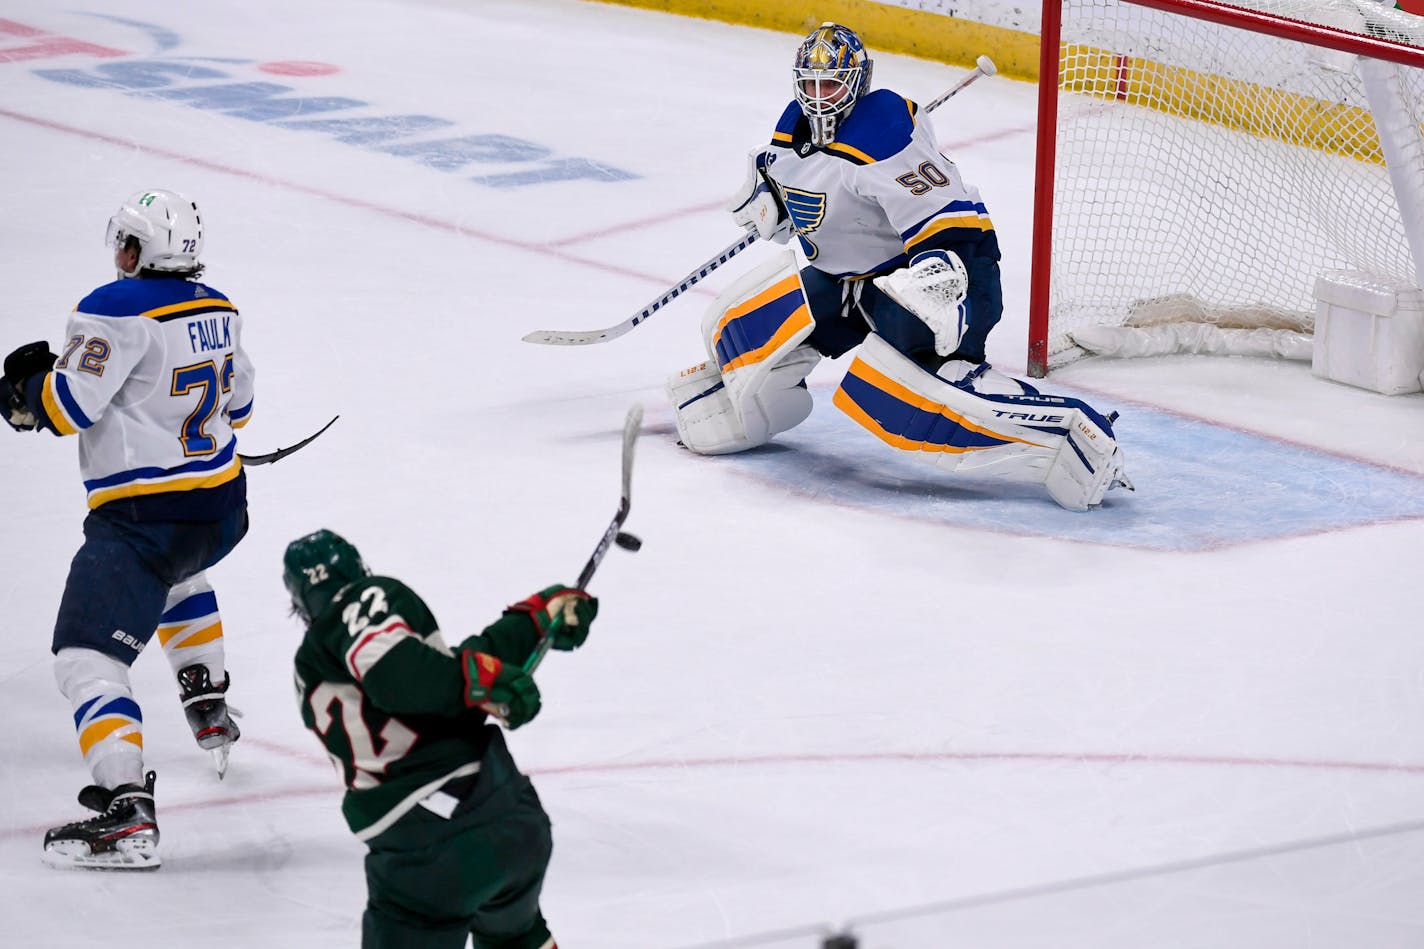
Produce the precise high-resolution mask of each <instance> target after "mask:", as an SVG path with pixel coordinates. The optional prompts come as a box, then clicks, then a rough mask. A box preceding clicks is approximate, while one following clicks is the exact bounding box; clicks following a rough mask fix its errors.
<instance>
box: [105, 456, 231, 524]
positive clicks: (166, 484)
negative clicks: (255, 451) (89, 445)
mask: <svg viewBox="0 0 1424 949" xmlns="http://www.w3.org/2000/svg"><path fill="white" fill-rule="evenodd" d="M241 473H242V460H241V459H240V458H238V457H237V439H235V438H234V439H231V440H230V441H228V443H227V447H226V448H224V449H223V450H222V451H220V452H218V453H217V454H216V455H214V456H213V457H211V458H203V459H199V460H197V461H190V462H188V463H187V464H182V465H179V466H178V467H176V468H134V469H131V470H129V471H120V472H117V473H116V474H112V475H108V476H107V477H104V478H98V479H95V480H92V481H85V482H84V488H85V490H86V491H88V492H89V508H90V509H91V510H93V509H94V508H97V507H101V506H103V505H105V504H108V503H109V502H110V501H118V500H121V499H123V498H137V497H143V496H145V495H150V494H163V493H166V492H173V491H196V490H199V489H202V488H216V487H219V486H220V485H224V484H227V483H228V482H229V481H231V480H233V479H234V478H236V477H237V476H238V475H240V474H241Z"/></svg>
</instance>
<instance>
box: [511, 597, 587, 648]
mask: <svg viewBox="0 0 1424 949" xmlns="http://www.w3.org/2000/svg"><path fill="white" fill-rule="evenodd" d="M505 612H506V613H528V614H529V618H530V619H531V620H533V622H534V627H535V629H537V630H538V631H539V638H540V639H543V638H544V637H545V636H549V635H552V636H553V637H554V641H553V643H552V645H553V647H554V648H555V649H562V650H565V651H568V650H571V649H577V648H578V647H580V646H582V645H583V642H584V640H585V639H588V628H589V626H590V625H592V623H593V618H594V617H595V616H597V615H598V597H594V596H589V595H588V593H587V592H585V591H584V590H577V589H575V588H573V587H566V586H563V585H562V584H555V585H554V586H551V587H546V588H544V589H543V590H540V591H539V592H538V593H535V594H534V595H533V596H531V597H529V598H527V599H524V600H520V601H519V602H518V603H515V604H514V605H513V606H511V607H509V608H508V609H506V610H505Z"/></svg>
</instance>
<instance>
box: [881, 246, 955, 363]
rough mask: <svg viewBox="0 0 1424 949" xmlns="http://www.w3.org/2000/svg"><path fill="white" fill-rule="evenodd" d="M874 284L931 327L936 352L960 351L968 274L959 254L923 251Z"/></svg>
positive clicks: (943, 251)
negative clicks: (901, 267)
mask: <svg viewBox="0 0 1424 949" xmlns="http://www.w3.org/2000/svg"><path fill="white" fill-rule="evenodd" d="M875 285H876V286H877V287H879V288H880V289H881V290H884V291H885V292H886V293H887V294H888V295H889V296H890V299H892V300H894V301H895V302H896V303H898V304H900V305H901V306H903V307H904V308H905V309H907V310H909V311H910V312H911V313H913V314H915V316H918V317H919V318H920V320H921V321H922V322H923V323H924V324H925V325H926V326H928V327H929V328H930V330H931V332H933V333H934V339H935V352H936V353H938V354H939V355H941V356H948V355H949V354H950V353H952V352H954V351H955V350H956V349H958V348H959V341H960V340H961V339H963V338H964V330H965V328H966V315H967V314H966V313H965V309H966V307H965V303H964V298H965V297H966V296H967V295H968V294H969V272H968V271H967V270H965V269H964V261H962V260H960V259H959V255H958V254H956V253H955V252H954V251H952V250H927V251H924V252H923V253H920V254H916V255H915V256H914V258H912V259H911V260H910V266H908V267H905V268H903V269H901V270H896V271H895V272H893V273H889V274H886V275H885V276H883V277H876V278H875Z"/></svg>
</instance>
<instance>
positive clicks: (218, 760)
mask: <svg viewBox="0 0 1424 949" xmlns="http://www.w3.org/2000/svg"><path fill="white" fill-rule="evenodd" d="M231 749H232V743H231V742H228V743H227V744H224V745H223V746H222V747H220V748H211V749H209V751H208V753H209V754H211V755H212V756H213V764H214V765H215V766H216V767H217V769H218V780H219V781H221V780H222V779H223V778H224V777H226V776H227V756H228V752H229V751H230V750H231Z"/></svg>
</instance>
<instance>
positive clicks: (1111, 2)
mask: <svg viewBox="0 0 1424 949" xmlns="http://www.w3.org/2000/svg"><path fill="white" fill-rule="evenodd" d="M1243 2H1244V3H1245V4H1246V5H1228V4H1224V3H1219V2H1216V0H1045V2H1044V5H1043V26H1042V48H1041V61H1040V80H1039V108H1038V140H1037V153H1036V162H1035V164H1036V172H1035V193H1034V215H1033V227H1034V232H1033V260H1032V276H1031V282H1030V295H1029V346H1028V371H1029V374H1030V375H1032V376H1035V377H1041V376H1043V375H1045V374H1046V373H1047V372H1048V371H1050V370H1051V369H1053V368H1055V367H1057V366H1060V365H1063V364H1065V363H1067V362H1071V361H1072V360H1073V359H1075V358H1078V357H1080V356H1082V355H1085V354H1086V351H1085V350H1084V349H1083V348H1081V347H1080V346H1078V345H1077V344H1076V343H1075V342H1074V336H1073V334H1074V333H1082V334H1083V335H1084V336H1085V337H1086V335H1087V333H1086V332H1085V331H1086V330H1087V329H1089V328H1096V327H1103V326H1108V327H1121V326H1151V325H1153V324H1154V323H1155V324H1158V325H1160V324H1162V323H1166V322H1176V321H1179V320H1190V321H1196V322H1202V323H1206V324H1214V325H1216V326H1218V327H1226V328H1228V329H1233V330H1234V329H1243V330H1244V329H1252V328H1257V327H1267V328H1274V329H1276V330H1281V331H1284V332H1287V333H1308V332H1309V331H1310V327H1311V322H1312V313H1313V306H1312V299H1311V295H1312V293H1313V287H1314V281H1315V278H1316V277H1317V276H1319V275H1321V274H1325V273H1328V272H1337V271H1338V272H1343V271H1351V272H1364V273H1367V274H1371V275H1377V276H1378V277H1379V278H1380V279H1384V280H1388V281H1390V282H1391V283H1392V284H1397V285H1405V284H1408V285H1413V286H1416V287H1417V286H1421V285H1424V131H1421V126H1420V123H1421V121H1424V18H1420V17H1417V16H1413V15H1410V14H1407V13H1403V12H1402V11H1398V10H1394V9H1391V8H1386V7H1383V6H1381V5H1379V4H1377V3H1373V2H1371V0H1243ZM1367 87H1368V88H1367ZM1381 96H1383V97H1384V98H1385V99H1387V100H1388V104H1387V105H1381ZM1306 358H1308V357H1306Z"/></svg>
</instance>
